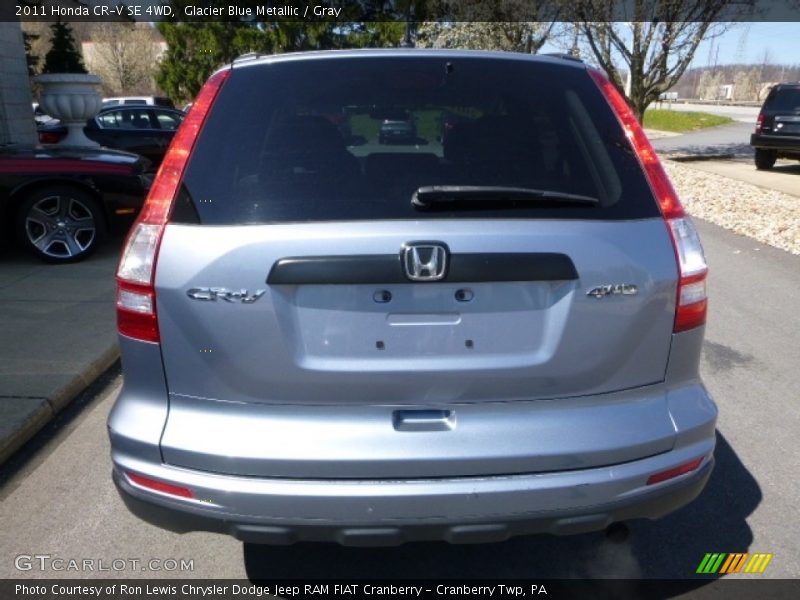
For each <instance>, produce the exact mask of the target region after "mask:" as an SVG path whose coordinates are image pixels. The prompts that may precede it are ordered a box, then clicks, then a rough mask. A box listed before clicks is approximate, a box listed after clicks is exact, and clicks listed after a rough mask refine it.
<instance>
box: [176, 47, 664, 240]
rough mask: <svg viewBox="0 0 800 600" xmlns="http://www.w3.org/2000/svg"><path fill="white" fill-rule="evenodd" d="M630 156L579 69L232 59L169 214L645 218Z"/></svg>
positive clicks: (409, 60) (640, 183) (648, 196)
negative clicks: (523, 197) (426, 201)
mask: <svg viewBox="0 0 800 600" xmlns="http://www.w3.org/2000/svg"><path fill="white" fill-rule="evenodd" d="M431 185H448V186H458V185H465V186H466V185H468V186H507V187H525V188H536V189H544V190H549V191H556V192H564V193H570V194H580V195H588V196H592V197H596V198H598V199H599V201H600V202H599V204H598V205H597V206H577V205H570V206H564V205H557V204H555V203H544V204H541V205H537V206H531V205H530V204H526V205H524V206H508V205H507V204H504V205H503V206H499V205H498V206H497V207H496V208H495V207H493V206H491V205H489V206H487V205H485V204H482V205H481V207H480V209H470V208H465V207H463V206H460V207H458V208H454V209H452V210H450V209H447V210H437V211H434V212H424V213H421V212H420V211H419V210H418V209H415V208H414V207H413V206H412V205H411V197H412V195H413V193H414V192H415V191H416V190H417V189H418V188H420V187H423V186H431ZM658 215H659V212H658V208H657V206H656V204H655V201H654V199H653V197H652V192H651V191H650V188H649V186H648V184H647V182H646V180H645V179H644V176H643V174H642V172H641V168H640V166H639V163H638V160H637V158H636V157H635V155H634V154H633V152H632V150H631V148H630V145H629V144H628V142H627V139H626V138H625V136H624V134H623V132H622V130H621V127H620V125H619V122H618V121H617V119H616V117H615V116H614V114H613V113H612V111H611V109H610V107H609V106H608V103H607V102H606V101H605V99H604V97H603V96H602V94H601V93H600V91H599V90H598V89H597V87H596V86H595V84H594V83H593V81H592V80H591V78H590V77H589V76H588V74H587V72H586V70H585V69H584V68H582V67H575V66H572V65H563V64H560V63H556V62H554V61H531V60H518V59H508V60H500V59H496V58H489V57H466V58H465V57H461V56H447V55H440V56H437V55H435V54H432V55H430V56H426V57H421V56H418V55H417V56H413V57H402V56H401V57H395V56H384V57H374V56H365V57H354V56H352V55H350V56H344V57H330V58H315V59H309V60H297V59H295V60H287V61H276V62H273V63H261V64H252V65H242V66H238V67H236V68H234V70H233V73H232V74H231V76H230V78H229V79H228V81H227V82H226V84H225V85H224V86H223V88H222V90H221V92H220V94H219V96H218V97H217V99H216V101H215V103H214V105H213V107H212V109H211V112H210V114H209V116H208V119H207V122H206V124H205V126H204V127H203V130H202V133H201V135H200V137H199V139H198V140H197V142H196V144H195V148H194V150H193V152H192V156H191V157H190V160H189V164H188V166H187V170H186V175H185V177H184V181H183V187H182V193H181V195H180V197H179V199H178V203H177V206H176V210H175V214H174V215H173V220H175V221H179V222H181V221H182V222H195V223H197V222H199V223H206V224H245V223H281V222H309V221H331V220H365V219H367V220H377V219H420V218H425V219H428V218H481V219H484V218H575V219H608V220H620V219H640V218H650V217H657V216H658Z"/></svg>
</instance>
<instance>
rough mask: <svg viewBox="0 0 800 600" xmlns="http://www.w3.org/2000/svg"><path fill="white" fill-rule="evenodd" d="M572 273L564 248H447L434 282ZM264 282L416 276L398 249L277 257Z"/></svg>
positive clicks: (373, 280) (550, 278) (542, 277)
mask: <svg viewBox="0 0 800 600" xmlns="http://www.w3.org/2000/svg"><path fill="white" fill-rule="evenodd" d="M577 278H578V272H577V271H576V270H575V265H574V263H573V262H572V260H571V259H570V258H569V256H567V255H566V254H558V253H553V252H537V253H530V252H523V253H512V252H503V253H486V254H451V255H450V256H449V264H448V269H447V275H446V276H445V277H444V279H440V280H439V283H441V282H447V283H467V282H472V283H477V282H487V281H489V282H491V281H566V280H573V279H577ZM267 283H268V284H274V285H281V284H283V285H298V284H353V283H419V282H412V281H411V280H409V279H408V278H407V277H406V275H405V273H404V272H403V269H402V263H401V261H400V255H399V254H362V255H352V256H303V257H290V258H282V259H280V260H278V261H276V262H275V264H274V265H272V269H270V272H269V275H268V276H267ZM424 283H437V282H436V281H433V282H424Z"/></svg>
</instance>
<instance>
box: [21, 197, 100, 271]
mask: <svg viewBox="0 0 800 600" xmlns="http://www.w3.org/2000/svg"><path fill="white" fill-rule="evenodd" d="M100 219H101V217H100V213H99V209H98V208H97V205H96V203H95V202H94V200H92V198H90V197H89V196H87V195H86V194H85V193H83V192H79V191H77V190H68V189H58V188H56V189H49V190H44V191H43V192H41V193H39V194H36V195H34V196H32V197H31V198H29V199H28V200H27V202H25V203H24V204H23V207H22V211H21V219H20V220H21V233H22V238H23V240H24V241H25V242H26V243H27V245H28V247H29V248H30V249H31V250H32V251H33V252H34V253H35V254H37V255H38V256H39V257H40V258H42V259H44V260H47V261H49V262H71V261H76V260H80V259H82V258H85V257H86V256H87V255H89V254H90V253H91V252H92V251H93V250H94V248H95V246H96V245H97V242H98V238H99V230H100V227H99V226H100Z"/></svg>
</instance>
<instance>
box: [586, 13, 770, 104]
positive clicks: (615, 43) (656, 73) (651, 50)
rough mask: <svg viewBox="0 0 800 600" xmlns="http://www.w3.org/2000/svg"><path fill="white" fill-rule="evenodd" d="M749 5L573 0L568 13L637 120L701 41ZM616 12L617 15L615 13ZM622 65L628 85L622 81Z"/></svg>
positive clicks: (673, 81)
mask: <svg viewBox="0 0 800 600" xmlns="http://www.w3.org/2000/svg"><path fill="white" fill-rule="evenodd" d="M754 4H755V3H754V2H753V1H752V0H742V1H741V2H737V3H731V2H729V1H728V0H696V1H693V2H685V0H632V2H626V3H623V4H619V3H610V2H607V1H606V0H575V1H574V2H573V3H572V7H571V15H572V17H573V18H574V20H575V22H576V24H577V26H578V29H579V30H580V32H581V34H582V36H583V38H584V40H585V41H586V44H587V46H588V47H589V49H590V51H591V54H592V56H593V58H594V60H595V61H596V62H597V64H598V65H599V66H600V67H601V68H602V69H603V70H604V71H606V73H608V75H609V78H610V79H611V80H612V81H613V83H614V84H615V85H616V86H617V87H618V88H619V90H620V91H621V92H623V93H625V94H626V96H627V97H628V100H629V102H630V103H631V106H632V108H633V110H634V112H635V113H636V115H637V116H638V117H639V118H640V119H641V118H642V115H644V111H645V110H646V109H647V107H648V105H650V103H651V102H653V101H654V100H657V99H658V97H659V95H660V94H661V93H662V92H665V91H667V90H668V89H670V88H671V87H672V86H673V85H675V84H676V83H677V82H678V80H679V79H680V78H681V75H683V73H684V71H685V70H686V68H687V67H688V66H689V64H690V63H691V62H692V58H693V57H694V53H695V52H696V51H697V47H698V46H699V45H700V42H702V41H703V40H704V39H708V38H710V37H715V36H718V35H721V34H722V33H723V32H725V31H726V30H727V29H729V28H730V27H731V26H733V25H734V24H735V23H734V22H735V21H736V20H739V19H742V18H745V17H746V16H748V15H751V14H752V13H753V11H754ZM620 7H623V8H621V9H620ZM628 9H630V12H627V11H628ZM620 11H622V12H623V14H622V15H620V14H617V13H619V12H620ZM620 17H623V18H624V19H625V21H620ZM721 18H725V19H726V21H725V22H722V21H719V19H721ZM623 70H624V71H627V79H628V81H627V84H628V85H626V82H623V80H622V75H621V72H622V71H623Z"/></svg>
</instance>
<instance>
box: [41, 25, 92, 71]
mask: <svg viewBox="0 0 800 600" xmlns="http://www.w3.org/2000/svg"><path fill="white" fill-rule="evenodd" d="M50 30H51V31H52V32H53V37H52V40H51V46H50V50H49V51H48V52H47V54H46V55H45V57H44V67H43V68H42V73H86V68H85V67H84V66H83V60H82V59H81V53H80V52H79V51H78V48H77V45H76V44H75V38H74V37H73V36H72V29H71V28H70V26H69V25H68V24H66V23H62V22H61V21H56V22H55V23H53V24H52V25H51V26H50Z"/></svg>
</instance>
